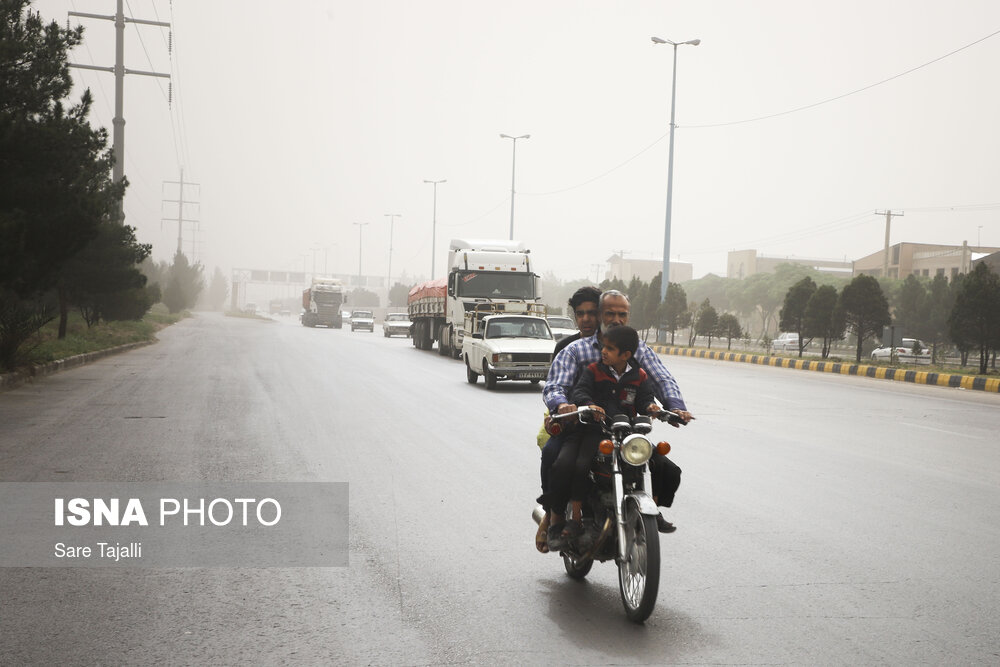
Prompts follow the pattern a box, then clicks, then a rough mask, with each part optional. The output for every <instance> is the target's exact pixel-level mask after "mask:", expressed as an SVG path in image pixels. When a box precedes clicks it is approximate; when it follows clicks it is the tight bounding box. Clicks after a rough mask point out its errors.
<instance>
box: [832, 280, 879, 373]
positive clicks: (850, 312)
mask: <svg viewBox="0 0 1000 667" xmlns="http://www.w3.org/2000/svg"><path fill="white" fill-rule="evenodd" d="M840 307H841V309H842V310H843V313H844V322H845V324H846V328H847V329H848V330H850V331H851V332H852V333H853V334H854V335H855V336H856V337H857V341H858V345H857V354H856V356H855V362H856V363H859V364H860V363H861V348H862V346H863V345H864V342H865V340H866V339H868V338H871V337H872V336H876V335H879V334H881V333H882V328H883V327H885V326H888V324H889V322H890V321H891V318H890V317H889V302H888V300H887V299H886V298H885V295H884V294H883V293H882V288H881V287H879V284H878V281H877V280H875V278H873V277H871V276H865V275H861V276H857V277H856V278H854V280H852V281H851V282H849V283H848V284H847V285H845V286H844V289H843V291H842V292H841V293H840Z"/></svg>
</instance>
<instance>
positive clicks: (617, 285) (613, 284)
mask: <svg viewBox="0 0 1000 667" xmlns="http://www.w3.org/2000/svg"><path fill="white" fill-rule="evenodd" d="M598 287H600V288H601V291H602V292H607V291H608V290H618V291H619V292H621V293H622V294H625V293H626V290H627V289H628V287H627V286H626V285H625V281H623V280H622V279H621V278H611V279H608V278H605V279H604V280H602V281H601V284H600V285H598Z"/></svg>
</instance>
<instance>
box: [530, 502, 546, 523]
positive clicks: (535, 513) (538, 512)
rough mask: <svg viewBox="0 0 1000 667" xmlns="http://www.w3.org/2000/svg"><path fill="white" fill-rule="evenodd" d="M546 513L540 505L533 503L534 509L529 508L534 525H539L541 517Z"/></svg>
mask: <svg viewBox="0 0 1000 667" xmlns="http://www.w3.org/2000/svg"><path fill="white" fill-rule="evenodd" d="M546 514H548V512H546V511H545V510H544V509H543V508H542V506H541V505H535V509H533V510H531V518H532V519H534V520H535V525H541V523H542V519H544V518H545V515H546Z"/></svg>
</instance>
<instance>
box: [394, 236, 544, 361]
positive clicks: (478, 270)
mask: <svg viewBox="0 0 1000 667" xmlns="http://www.w3.org/2000/svg"><path fill="white" fill-rule="evenodd" d="M532 269H533V267H532V264H531V251H530V250H528V248H527V246H526V245H525V244H524V243H523V242H520V241H492V240H473V239H452V241H451V244H450V247H449V251H448V276H447V277H446V278H438V279H437V280H431V281H428V282H425V283H422V284H420V285H417V286H415V287H414V288H413V289H411V290H410V294H409V296H408V298H407V310H408V312H409V315H410V320H411V321H412V322H413V345H414V346H415V347H416V348H417V349H420V350H429V349H431V348H432V347H433V346H434V343H435V342H437V344H438V353H439V354H441V355H448V356H451V357H453V358H455V359H458V358H459V357H460V356H461V354H462V341H463V339H464V338H465V321H466V318H465V316H466V313H468V312H470V311H474V310H475V309H476V307H477V305H478V304H492V308H493V309H494V310H495V311H497V312H501V311H507V312H521V313H524V312H526V311H527V310H528V308H529V306H530V305H531V304H540V303H541V302H540V299H541V282H540V280H539V277H538V275H537V274H536V273H534V271H533V270H532Z"/></svg>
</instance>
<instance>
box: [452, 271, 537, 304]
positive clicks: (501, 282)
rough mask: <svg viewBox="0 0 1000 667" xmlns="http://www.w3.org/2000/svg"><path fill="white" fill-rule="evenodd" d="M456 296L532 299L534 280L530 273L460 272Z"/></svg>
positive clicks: (533, 295) (533, 296)
mask: <svg viewBox="0 0 1000 667" xmlns="http://www.w3.org/2000/svg"><path fill="white" fill-rule="evenodd" d="M457 296H460V297H472V298H486V299H534V298H535V280H534V276H533V275H532V274H530V273H497V272H492V273H491V272H480V271H466V272H461V273H459V277H458V294H457Z"/></svg>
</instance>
